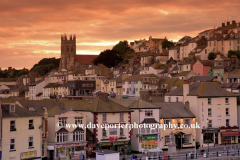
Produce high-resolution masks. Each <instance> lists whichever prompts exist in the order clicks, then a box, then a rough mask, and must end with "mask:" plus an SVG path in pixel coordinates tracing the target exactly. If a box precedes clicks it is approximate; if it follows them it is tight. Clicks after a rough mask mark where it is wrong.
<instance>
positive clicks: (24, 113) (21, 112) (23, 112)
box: [2, 105, 42, 118]
mask: <svg viewBox="0 0 240 160" xmlns="http://www.w3.org/2000/svg"><path fill="white" fill-rule="evenodd" d="M34 116H42V115H40V114H37V113H35V112H32V111H30V110H28V109H27V108H23V107H20V106H18V105H15V112H8V111H7V110H5V109H4V107H2V117H3V118H8V117H34Z"/></svg>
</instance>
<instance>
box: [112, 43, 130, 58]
mask: <svg viewBox="0 0 240 160" xmlns="http://www.w3.org/2000/svg"><path fill="white" fill-rule="evenodd" d="M112 50H115V51H118V52H119V55H123V54H124V53H126V52H134V50H133V49H131V48H130V47H129V45H128V41H119V42H118V44H116V45H115V46H113V48H112Z"/></svg>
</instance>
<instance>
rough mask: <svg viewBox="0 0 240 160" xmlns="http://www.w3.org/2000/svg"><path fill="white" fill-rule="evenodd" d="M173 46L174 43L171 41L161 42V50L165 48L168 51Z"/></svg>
mask: <svg viewBox="0 0 240 160" xmlns="http://www.w3.org/2000/svg"><path fill="white" fill-rule="evenodd" d="M173 46H174V43H173V42H171V41H168V40H167V39H164V40H163V42H162V48H163V49H165V48H166V47H167V48H168V49H169V48H172V47H173Z"/></svg>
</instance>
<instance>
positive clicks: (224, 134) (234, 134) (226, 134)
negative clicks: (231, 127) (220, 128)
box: [221, 132, 240, 136]
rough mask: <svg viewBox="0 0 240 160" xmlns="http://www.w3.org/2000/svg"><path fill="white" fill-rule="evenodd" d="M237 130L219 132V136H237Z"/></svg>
mask: <svg viewBox="0 0 240 160" xmlns="http://www.w3.org/2000/svg"><path fill="white" fill-rule="evenodd" d="M239 135H240V134H239V132H221V136H239Z"/></svg>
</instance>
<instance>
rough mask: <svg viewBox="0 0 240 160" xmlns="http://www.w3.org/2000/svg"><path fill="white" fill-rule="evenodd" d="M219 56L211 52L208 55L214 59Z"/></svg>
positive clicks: (210, 58)
mask: <svg viewBox="0 0 240 160" xmlns="http://www.w3.org/2000/svg"><path fill="white" fill-rule="evenodd" d="M216 57H217V55H216V53H214V52H210V53H209V55H208V60H214V59H215V58H216Z"/></svg>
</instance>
